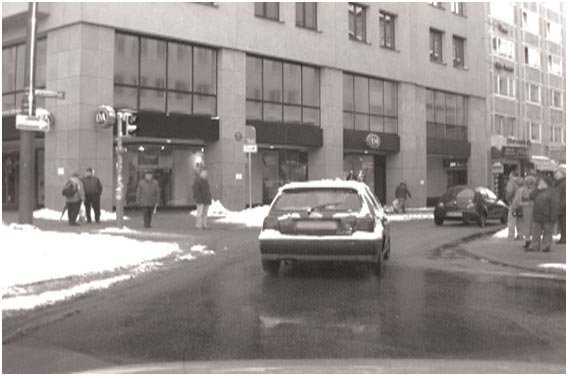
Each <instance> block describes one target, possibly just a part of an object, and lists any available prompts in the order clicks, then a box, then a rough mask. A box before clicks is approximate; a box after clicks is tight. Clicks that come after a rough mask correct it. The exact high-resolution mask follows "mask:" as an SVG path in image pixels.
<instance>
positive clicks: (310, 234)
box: [259, 180, 390, 276]
mask: <svg viewBox="0 0 567 376" xmlns="http://www.w3.org/2000/svg"><path fill="white" fill-rule="evenodd" d="M259 243H260V254H261V259H262V267H263V269H264V271H265V272H266V273H268V274H271V275H277V274H278V271H279V268H280V264H281V262H282V261H292V262H298V261H341V262H357V263H365V264H367V265H369V266H370V267H371V269H372V270H373V272H374V273H375V274H376V275H378V276H382V274H383V268H384V260H385V259H388V258H389V257H390V224H389V222H388V217H387V216H386V214H385V213H384V210H383V208H382V206H381V204H380V202H379V201H378V199H377V198H376V197H375V196H374V194H373V193H372V192H371V191H370V189H369V188H368V186H367V185H366V184H364V183H362V182H358V181H350V180H318V181H308V182H298V183H289V184H286V185H284V186H283V187H281V188H280V189H279V191H278V193H277V195H276V197H275V198H274V200H273V201H272V203H271V205H270V208H269V212H268V215H267V216H266V218H265V219H264V222H263V226H262V231H261V232H260V236H259Z"/></svg>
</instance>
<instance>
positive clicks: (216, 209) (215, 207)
mask: <svg viewBox="0 0 567 376" xmlns="http://www.w3.org/2000/svg"><path fill="white" fill-rule="evenodd" d="M229 212H230V211H229V210H228V209H227V208H225V207H224V206H223V204H222V203H221V202H220V201H219V200H213V202H212V204H211V205H210V206H209V211H208V213H207V215H208V216H209V217H224V216H226V215H227V214H228V213H229ZM190 214H191V215H192V216H193V217H195V216H196V215H197V210H192V211H191V213H190Z"/></svg>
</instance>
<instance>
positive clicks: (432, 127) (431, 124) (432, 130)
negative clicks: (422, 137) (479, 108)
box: [425, 88, 469, 141]
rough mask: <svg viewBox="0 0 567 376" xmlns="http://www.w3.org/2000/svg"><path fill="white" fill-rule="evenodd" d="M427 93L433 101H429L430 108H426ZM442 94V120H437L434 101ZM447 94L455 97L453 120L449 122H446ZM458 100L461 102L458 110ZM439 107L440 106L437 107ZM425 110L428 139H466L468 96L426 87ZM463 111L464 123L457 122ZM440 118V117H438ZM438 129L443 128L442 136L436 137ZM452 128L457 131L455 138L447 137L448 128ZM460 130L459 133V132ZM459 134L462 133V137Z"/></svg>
mask: <svg viewBox="0 0 567 376" xmlns="http://www.w3.org/2000/svg"><path fill="white" fill-rule="evenodd" d="M429 95H431V96H432V99H433V102H432V103H431V104H432V106H433V108H432V109H431V110H429V109H428V105H429V103H428V97H429ZM438 96H439V97H440V96H443V102H444V103H443V118H444V121H438V119H437V111H438V107H437V106H436V101H437V97H438ZM447 96H452V97H454V98H455V116H454V118H455V122H454V124H453V123H450V122H448V116H447ZM459 102H460V104H462V110H461V111H459ZM439 108H440V107H439ZM430 111H433V114H432V116H430V114H431V112H430ZM425 112H426V127H427V129H426V137H427V138H428V139H437V140H447V141H455V140H457V141H468V129H469V125H468V123H469V122H468V113H469V105H468V96H466V95H462V94H459V93H453V92H448V91H443V90H436V89H431V88H427V89H426V105H425ZM461 112H463V113H464V117H463V118H462V120H463V123H464V124H459V123H460V120H461V116H463V114H462V113H461ZM431 118H432V119H433V121H431V120H429V119H431ZM439 120H441V119H439ZM438 129H442V130H443V137H437V130H438ZM451 129H452V130H454V131H456V132H457V133H456V134H457V137H456V138H451V137H448V130H451ZM459 132H460V133H459ZM460 135H462V136H463V137H460Z"/></svg>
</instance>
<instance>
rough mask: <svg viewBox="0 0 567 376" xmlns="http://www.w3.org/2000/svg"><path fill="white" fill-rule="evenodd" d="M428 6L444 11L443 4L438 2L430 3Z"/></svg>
mask: <svg viewBox="0 0 567 376" xmlns="http://www.w3.org/2000/svg"><path fill="white" fill-rule="evenodd" d="M429 5H431V6H432V7H435V8H439V9H444V8H443V3H442V2H440V1H430V2H429Z"/></svg>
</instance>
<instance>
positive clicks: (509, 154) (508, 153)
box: [502, 146, 528, 159]
mask: <svg viewBox="0 0 567 376" xmlns="http://www.w3.org/2000/svg"><path fill="white" fill-rule="evenodd" d="M502 157H506V158H513V159H515V158H518V159H523V158H528V149H527V148H525V147H513V146H503V147H502Z"/></svg>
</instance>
